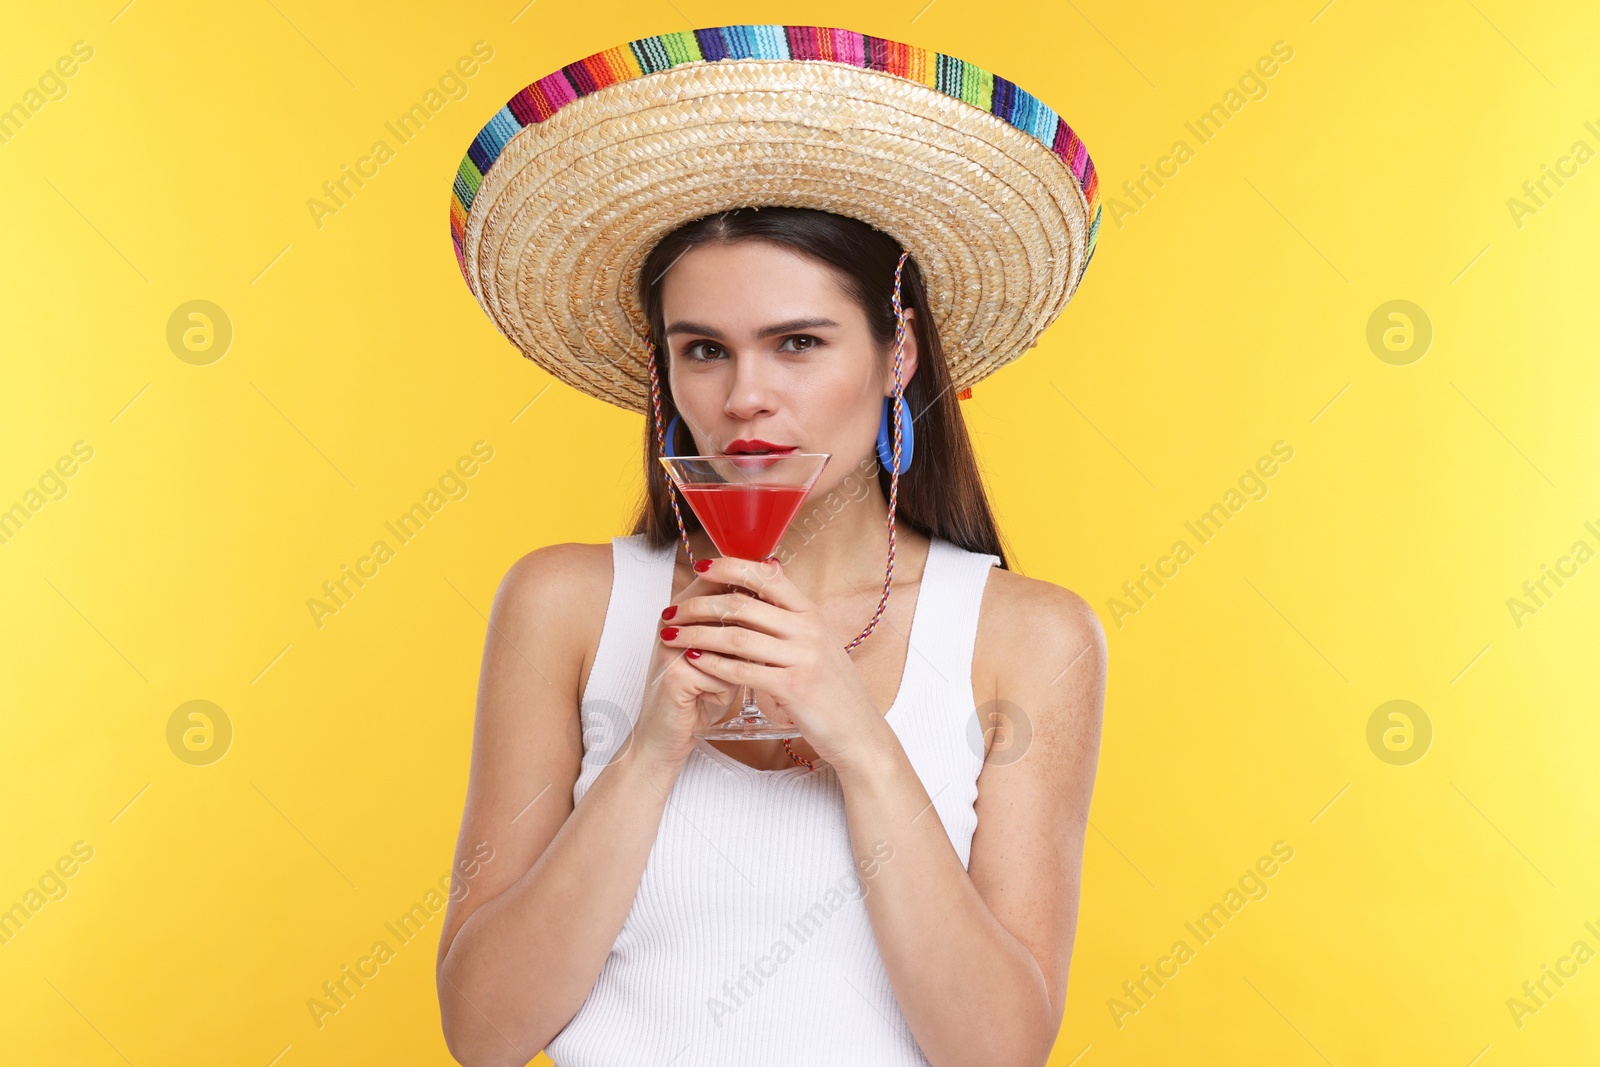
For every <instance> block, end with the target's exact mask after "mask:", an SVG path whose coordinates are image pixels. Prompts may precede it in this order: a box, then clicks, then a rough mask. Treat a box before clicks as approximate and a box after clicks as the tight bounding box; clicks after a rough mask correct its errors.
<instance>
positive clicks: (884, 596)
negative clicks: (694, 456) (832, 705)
mask: <svg viewBox="0 0 1600 1067" xmlns="http://www.w3.org/2000/svg"><path fill="white" fill-rule="evenodd" d="M910 256H911V253H910V252H902V253H900V262H899V263H897V264H896V265H895V268H894V296H893V303H894V317H895V331H894V401H893V403H892V404H891V406H890V410H891V411H892V415H891V419H892V425H893V441H894V448H893V453H894V465H893V466H892V467H890V468H889V521H888V526H889V559H888V562H887V564H885V566H884V569H883V592H882V593H881V594H880V595H879V597H878V606H877V608H876V609H875V610H874V611H873V613H872V618H871V619H869V620H868V621H867V625H866V626H865V627H863V628H862V630H861V632H860V633H859V634H857V635H856V637H855V640H853V641H851V642H850V643H849V644H848V645H845V646H844V650H845V651H846V652H853V651H855V649H856V647H857V646H858V645H860V644H861V642H863V641H865V640H866V639H867V638H868V637H869V636H871V634H872V631H873V630H874V629H876V628H877V626H878V620H879V619H881V618H883V613H884V611H885V610H886V609H887V608H888V606H889V590H890V588H891V587H892V586H893V584H894V517H895V509H896V506H897V505H898V504H899V500H900V403H901V398H902V397H903V396H904V395H905V383H904V381H903V379H902V377H901V367H902V363H903V361H904V358H905V333H906V317H905V310H904V308H903V307H902V306H901V304H900V277H901V273H902V271H903V270H904V269H905V265H906V260H907V259H908V258H910ZM645 349H646V352H647V354H648V355H649V364H650V412H651V417H652V418H653V419H654V420H655V430H656V451H657V452H658V453H659V454H661V455H663V456H665V455H666V454H667V447H666V432H665V431H664V430H663V428H662V424H661V379H660V375H659V374H658V372H657V371H656V350H655V345H654V343H652V342H651V340H650V339H649V338H648V337H646V338H645ZM667 499H668V500H669V501H670V502H671V504H672V514H673V516H674V517H675V518H676V519H677V520H678V535H679V536H680V537H682V538H683V551H684V553H685V554H687V555H688V557H689V565H690V566H691V567H692V566H694V562H695V560H694V549H692V548H690V547H689V533H688V530H687V528H686V527H685V526H684V523H683V513H682V512H681V511H679V510H678V487H677V484H676V483H675V482H674V481H673V480H672V478H671V477H668V478H667ZM783 747H784V750H785V751H786V752H788V754H789V758H790V759H792V760H794V761H795V762H796V763H798V764H800V765H801V766H803V767H805V769H806V770H808V771H814V770H816V769H817V768H816V764H815V763H814V762H813V761H812V760H809V759H806V758H805V757H804V756H802V755H800V754H799V753H797V752H795V750H794V749H793V748H792V747H791V746H790V744H789V739H788V738H787V737H785V738H784V739H783Z"/></svg>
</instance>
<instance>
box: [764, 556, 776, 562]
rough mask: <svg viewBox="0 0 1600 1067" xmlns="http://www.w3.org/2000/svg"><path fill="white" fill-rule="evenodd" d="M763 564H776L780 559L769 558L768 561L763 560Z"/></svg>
mask: <svg viewBox="0 0 1600 1067" xmlns="http://www.w3.org/2000/svg"><path fill="white" fill-rule="evenodd" d="M761 562H762V563H776V562H778V557H777V556H768V557H767V558H766V559H764V560H762V561H761Z"/></svg>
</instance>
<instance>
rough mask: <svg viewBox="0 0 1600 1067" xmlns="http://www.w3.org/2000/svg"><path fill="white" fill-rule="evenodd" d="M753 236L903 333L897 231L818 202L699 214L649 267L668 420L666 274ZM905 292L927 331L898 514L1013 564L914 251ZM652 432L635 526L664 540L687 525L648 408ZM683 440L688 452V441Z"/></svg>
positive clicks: (874, 330)
mask: <svg viewBox="0 0 1600 1067" xmlns="http://www.w3.org/2000/svg"><path fill="white" fill-rule="evenodd" d="M752 239H754V240H765V241H772V242H774V243H777V244H781V245H784V246H785V247H788V248H791V249H794V250H796V251H798V252H802V253H804V254H806V255H808V256H811V257H812V258H813V259H816V260H819V261H820V262H822V263H824V264H826V265H827V266H830V267H832V268H834V270H835V272H836V273H837V274H838V276H839V280H840V281H841V282H842V283H843V284H844V286H845V288H846V290H847V291H848V292H849V293H850V295H851V296H852V297H854V298H855V300H856V303H857V304H859V305H860V306H861V310H862V311H863V312H864V313H865V315H866V318H867V325H868V327H869V329H870V331H871V334H872V338H873V340H874V341H875V342H876V343H877V344H878V345H880V346H882V345H889V344H891V343H892V342H893V341H894V332H895V324H896V323H895V314H894V305H893V297H894V271H895V266H896V264H898V263H899V262H900V255H901V252H902V249H901V247H900V243H899V242H898V241H896V240H895V239H894V238H893V237H890V236H889V235H888V234H886V233H884V232H883V231H881V230H878V229H876V228H874V227H872V226H869V225H868V224H867V223H865V222H861V221H859V220H857V219H852V218H847V217H845V216H843V215H835V214H833V213H831V212H827V211H816V210H812V209H810V208H798V207H762V208H739V209H737V210H733V211H725V212H722V213H720V214H716V215H708V216H706V217H705V218H702V219H697V220H695V221H693V222H690V223H688V224H686V225H684V226H682V227H680V228H678V229H677V230H675V231H673V232H672V233H670V234H668V235H667V236H666V237H664V238H662V240H661V241H660V243H658V244H657V245H656V246H655V248H654V249H652V250H651V252H650V255H649V257H648V258H647V259H646V260H645V263H644V268H643V270H642V271H641V272H640V276H639V299H640V302H641V303H642V304H643V305H644V309H645V313H646V314H647V316H648V317H649V320H650V339H651V341H652V343H653V344H654V346H655V351H656V372H657V374H658V375H659V376H660V380H661V385H662V388H661V422H662V425H663V426H665V425H666V424H667V423H668V422H670V421H671V419H672V416H673V415H674V414H676V413H677V408H676V407H675V406H674V405H673V402H672V395H671V390H670V388H669V387H668V381H669V378H668V373H667V365H668V350H667V345H666V343H665V340H664V334H665V332H666V322H665V321H664V319H663V313H662V309H661V279H662V277H663V276H665V274H666V272H667V270H668V269H669V268H670V267H671V266H672V264H673V263H675V262H677V260H678V257H679V256H681V255H683V254H684V253H685V252H687V251H689V250H690V249H691V248H694V247H696V246H698V245H702V244H709V243H711V242H722V243H732V242H734V241H740V240H752ZM900 301H901V305H902V306H904V307H907V308H914V309H915V310H916V317H915V319H914V321H913V323H912V328H913V329H915V330H916V331H917V341H918V351H919V352H920V353H921V358H920V359H919V360H918V362H917V370H916V373H915V374H914V375H913V376H912V378H911V381H910V382H908V383H907V384H906V386H905V399H906V404H907V405H908V406H909V407H910V409H911V417H912V420H913V421H914V423H915V425H916V448H915V453H914V458H913V460H912V463H911V467H910V469H909V470H907V471H906V473H904V474H902V475H901V476H900V490H899V501H898V504H899V506H898V507H897V508H896V509H895V521H896V522H897V523H900V524H904V525H909V526H911V527H912V528H913V529H916V530H918V531H920V532H921V533H923V534H924V535H926V536H928V537H941V538H943V539H945V540H946V541H950V542H952V543H954V544H956V545H959V546H960V547H962V548H965V549H968V550H970V551H973V552H987V553H991V554H993V555H995V556H998V557H1000V565H1001V566H1002V567H1004V566H1006V565H1007V564H1006V555H1005V551H1004V548H1003V546H1002V544H1001V539H1000V531H999V528H998V527H997V526H996V525H995V521H994V514H993V512H992V511H991V509H990V506H989V497H988V494H987V493H986V492H985V490H984V486H983V478H982V476H981V475H980V474H979V472H978V462H977V459H976V457H975V456H974V455H973V452H972V443H971V441H970V440H969V439H968V437H967V426H966V422H965V421H964V420H963V419H962V417H961V407H960V404H959V401H958V399H957V397H956V395H955V391H954V390H953V389H952V388H951V382H950V368H949V367H948V365H946V363H945V359H944V350H943V348H942V347H941V345H940V343H939V331H938V330H937V329H936V328H935V326H934V323H933V314H932V312H931V311H930V310H929V307H928V294H927V289H926V288H925V286H924V284H923V279H922V272H921V270H919V269H918V266H917V261H916V260H915V259H914V258H911V259H907V260H906V265H905V268H904V270H903V271H902V272H901V279H900ZM686 436H687V435H685V437H686ZM644 438H645V440H644V466H645V497H644V500H643V501H642V503H641V506H640V509H639V516H638V519H637V520H636V522H635V523H634V529H633V532H634V533H642V534H644V535H645V536H646V539H647V540H648V541H649V542H650V543H651V544H652V545H654V546H656V547H658V548H659V547H662V546H664V545H666V544H667V543H668V542H670V541H672V540H673V539H675V538H676V537H677V536H678V527H677V521H676V520H675V519H674V518H673V515H672V504H671V500H670V498H669V497H668V492H669V489H668V486H667V477H666V472H665V471H664V470H662V468H661V464H660V463H658V462H656V459H657V457H658V456H660V454H661V453H660V452H659V451H658V450H657V448H656V434H655V426H654V424H653V423H652V421H651V419H650V416H649V415H648V413H647V414H646V417H645V434H644ZM676 444H677V447H678V450H679V451H680V452H682V451H683V447H684V446H683V444H682V443H681V442H678V443H676ZM874 464H876V461H874ZM877 478H878V484H879V486H880V487H881V488H882V490H883V497H884V499H885V500H887V499H888V498H889V474H888V472H887V471H885V470H883V469H882V467H881V466H880V467H877ZM681 511H682V513H683V522H684V526H686V527H687V528H688V529H690V530H697V529H699V522H698V521H697V520H696V519H695V517H694V512H693V511H692V510H691V509H689V508H687V507H684V508H681Z"/></svg>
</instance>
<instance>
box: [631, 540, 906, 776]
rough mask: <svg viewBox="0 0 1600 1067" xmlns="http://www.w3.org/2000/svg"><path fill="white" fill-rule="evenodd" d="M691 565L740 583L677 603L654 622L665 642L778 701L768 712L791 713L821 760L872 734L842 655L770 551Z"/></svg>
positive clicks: (860, 692)
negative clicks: (765, 555) (757, 557)
mask: <svg viewBox="0 0 1600 1067" xmlns="http://www.w3.org/2000/svg"><path fill="white" fill-rule="evenodd" d="M708 564H709V566H708ZM702 567H704V568H705V569H704V570H701V568H702ZM695 569H696V571H698V572H699V574H700V577H702V578H704V579H705V580H707V581H708V582H720V583H722V584H724V585H730V586H737V587H739V588H738V589H734V590H730V591H729V592H726V593H719V594H714V595H708V596H696V597H690V598H689V599H687V600H684V601H682V602H681V603H679V604H677V605H676V611H674V612H673V613H672V616H671V618H669V619H665V620H663V622H662V624H661V626H662V634H663V636H662V640H663V641H665V642H666V644H668V645H670V646H672V647H674V648H681V649H684V650H685V654H686V655H690V657H691V658H692V659H693V660H694V664H695V666H696V667H698V668H699V669H700V670H702V671H704V672H706V673H707V674H709V675H711V676H712V677H714V678H720V679H722V680H723V681H725V682H731V683H733V684H735V685H748V686H751V687H752V688H754V689H755V691H756V694H757V696H758V697H766V698H768V700H769V701H770V702H771V704H772V705H773V706H775V707H776V709H777V711H776V713H775V714H772V715H770V716H769V717H770V718H772V719H774V720H775V721H778V722H793V723H794V724H795V726H796V728H798V729H799V731H800V732H801V734H803V735H804V736H805V739H806V740H807V741H809V742H810V743H811V747H812V748H814V749H816V750H817V755H818V756H820V757H822V758H823V759H825V760H827V761H828V762H829V763H833V764H836V765H837V764H838V763H840V762H842V761H843V760H844V759H845V758H847V754H849V753H859V752H862V751H864V750H865V749H866V748H867V747H868V746H869V745H870V744H871V743H872V742H873V741H874V740H875V739H876V738H877V737H878V736H879V734H878V731H879V730H881V729H882V727H883V725H884V718H883V715H882V714H881V713H880V712H879V711H878V708H877V705H876V703H875V702H874V701H873V699H872V694H871V693H870V692H869V691H868V690H867V686H866V683H865V682H864V681H862V678H861V675H860V673H859V672H857V670H856V666H855V664H854V663H853V662H851V659H850V654H849V653H848V652H846V651H845V650H844V646H843V645H841V644H840V643H839V641H838V639H837V638H836V637H835V636H834V635H833V634H832V633H830V632H829V631H828V629H827V627H826V625H824V623H823V619H822V614H821V612H820V611H819V610H818V609H817V606H816V605H815V604H813V603H812V602H811V601H810V600H809V599H808V598H807V597H806V596H805V594H803V593H802V592H800V590H799V589H797V588H795V585H794V583H793V582H791V581H789V579H788V577H787V576H785V575H784V573H783V569H782V568H781V567H780V566H779V565H778V562H777V560H775V559H772V560H765V561H753V560H744V559H735V558H733V557H731V556H728V557H723V558H720V559H702V560H700V561H698V562H697V564H696V566H695ZM743 590H748V591H749V592H744V591H743ZM752 594H754V595H752ZM758 597H759V599H758ZM674 630H675V631H676V632H674ZM666 634H672V636H671V637H667V636H665V635H666ZM694 651H698V652H699V653H700V654H699V655H698V656H694V655H692V653H693V652H694Z"/></svg>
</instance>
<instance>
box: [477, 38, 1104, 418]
mask: <svg viewBox="0 0 1600 1067" xmlns="http://www.w3.org/2000/svg"><path fill="white" fill-rule="evenodd" d="M752 55H753V56H755V57H756V58H742V56H752ZM765 205H783V206H795V207H808V208H817V209H821V210H824V211H831V212H835V213H837V214H841V215H848V216H850V217H853V218H858V219H861V220H863V221H865V222H867V223H869V224H871V225H873V226H876V227H877V228H879V229H881V230H883V231H884V232H886V233H888V234H890V235H891V236H893V237H894V238H896V239H897V240H898V241H900V243H901V245H902V246H903V247H904V248H905V249H906V250H908V251H909V252H910V253H911V254H912V255H913V256H914V257H915V258H916V260H917V262H918V265H919V266H920V268H921V269H922V272H923V277H924V278H925V279H926V281H927V283H928V288H929V299H930V304H931V309H932V312H933V317H934V321H935V323H936V325H937V327H938V329H939V331H940V336H941V339H942V340H943V342H944V345H945V351H946V356H947V359H948V361H949V363H950V368H951V375H952V378H953V379H954V384H955V388H957V389H965V388H967V387H970V386H971V385H972V384H973V383H974V382H977V381H978V380H980V379H982V378H984V377H986V376H988V375H989V374H992V373H993V372H994V371H996V370H998V369H999V368H1000V367H1002V366H1004V365H1005V364H1007V363H1009V362H1011V361H1012V360H1014V359H1016V358H1017V357H1019V356H1021V355H1022V354H1023V353H1024V352H1026V351H1027V350H1028V349H1030V348H1032V347H1033V346H1034V345H1035V344H1036V343H1037V341H1038V339H1039V336H1040V334H1041V333H1042V332H1043V331H1044V330H1045V329H1046V328H1047V327H1048V326H1049V325H1050V324H1051V323H1052V322H1054V321H1055V319H1056V317H1057V316H1059V315H1060V313H1061V311H1062V310H1063V309H1064V308H1065V307H1066V304H1067V302H1068V300H1070V299H1071V297H1072V294H1073V292H1074V291H1075V289H1076V287H1077V284H1078V282H1079V280H1080V279H1081V278H1082V276H1083V272H1084V269H1085V268H1086V267H1087V265H1088V263H1089V260H1090V258H1091V256H1092V255H1093V251H1094V244H1095V238H1096V236H1097V234H1098V229H1099V218H1100V204H1099V183H1098V179H1097V177H1096V176H1095V173H1094V165H1093V163H1092V162H1091V161H1090V160H1089V157H1088V153H1087V152H1086V151H1085V150H1084V149H1083V145H1082V142H1081V141H1079V140H1078V138H1077V137H1076V136H1075V135H1074V134H1073V133H1072V131H1071V130H1070V128H1068V127H1067V126H1066V124H1065V122H1063V121H1061V120H1060V119H1059V118H1058V117H1057V116H1056V115H1055V113H1054V112H1052V111H1050V110H1049V109H1048V108H1045V107H1043V105H1042V104H1040V103H1039V102H1038V101H1037V100H1036V99H1034V98H1033V97H1031V96H1028V95H1027V94H1025V93H1023V92H1022V91H1021V90H1020V89H1017V88H1016V87H1015V86H1012V85H1011V84H1010V83H1009V82H1006V81H1004V79H1000V78H996V77H995V76H993V75H991V74H988V73H987V72H983V71H979V70H977V69H976V68H974V67H972V66H971V65H970V64H964V63H962V62H961V61H960V60H955V59H952V58H951V57H947V56H944V55H941V54H939V53H932V52H927V51H925V50H922V49H913V48H910V47H909V46H906V45H900V44H897V43H895V42H888V41H883V40H881V39H879V38H871V37H865V36H863V35H861V34H855V33H851V32H849V31H843V30H830V29H824V28H818V27H782V26H772V27H721V28H718V29H715V30H700V31H694V32H693V33H683V34H672V35H668V36H666V37H657V38H649V39H646V40H644V41H634V42H630V44H629V45H627V46H623V47H620V48H614V49H610V50H608V51H607V52H602V53H598V54H597V55H595V56H591V57H589V58H587V59H585V60H582V61H580V62H578V63H574V64H571V65H569V66H567V67H564V68H562V69H561V70H560V71H557V72H555V73H554V74H551V75H549V76H548V77H546V78H543V79H540V80H539V81H537V82H535V83H533V84H532V85H530V86H528V87H527V88H526V89H524V90H523V91H522V92H520V93H518V94H517V96H516V97H513V99H512V100H511V102H510V103H508V104H507V105H506V107H505V108H503V109H502V110H501V111H500V112H499V113H498V114H497V115H495V117H494V118H493V119H492V120H491V121H490V122H489V124H488V125H486V126H485V127H484V129H483V130H482V131H481V132H480V133H479V135H478V137H477V138H476V139H475V140H474V142H473V145H472V148H471V149H470V150H469V151H468V154H467V156H466V158H465V159H463V160H462V164H461V167H460V170H459V173H458V175H457V178H456V182H455V189H454V195H453V197H452V203H451V230H452V236H453V238H454V240H455V242H456V254H457V258H458V262H459V265H460V267H461V270H462V274H463V276H464V277H465V278H466V280H467V284H468V286H469V287H470V288H471V290H472V292H473V294H474V295H475V296H476V297H477V298H478V300H479V303H480V304H481V305H482V307H483V308H484V310H485V312H487V314H488V315H489V317H490V318H491V319H492V320H493V321H494V323H495V324H496V326H497V327H498V328H499V329H500V331H501V332H502V333H504V334H505V335H506V336H507V337H508V338H509V339H510V340H511V341H512V342H513V343H514V344H515V345H516V346H517V347H518V348H519V349H520V350H521V351H522V352H523V354H524V355H526V356H527V357H528V358H530V359H532V360H533V361H534V362H535V363H537V364H538V365H539V366H540V367H542V368H544V369H545V370H546V371H548V372H550V373H551V374H552V375H554V376H555V377H557V378H559V379H561V380H562V381H564V382H567V383H568V384H570V385H573V386H575V387H576V388H578V389H581V390H583V391H584V392H586V393H589V394H590V395H593V396H596V397H599V398H601V399H603V400H606V401H609V402H611V403H613V404H616V405H618V406H620V407H624V408H627V409H630V410H634V411H640V412H643V411H645V410H646V406H647V402H648V395H649V372H648V368H647V367H646V365H645V358H646V356H645V346H644V338H645V336H646V332H647V324H646V320H645V316H644V311H643V308H642V307H641V306H640V304H639V301H638V297H637V282H638V275H639V271H640V269H641V267H642V264H643V261H644V258H645V257H646V256H647V255H648V253H649V252H650V250H651V248H653V247H654V245H655V244H656V242H658V241H659V240H660V239H661V238H662V237H664V236H665V235H666V234H667V233H669V232H671V231H672V230H674V229H676V228H677V227H678V226H680V225H682V224H683V223H685V222H688V221H690V220H693V219H697V218H700V217H703V216H705V215H709V214H713V213H715V212H718V211H724V210H728V209H731V208H738V207H746V206H765Z"/></svg>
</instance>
